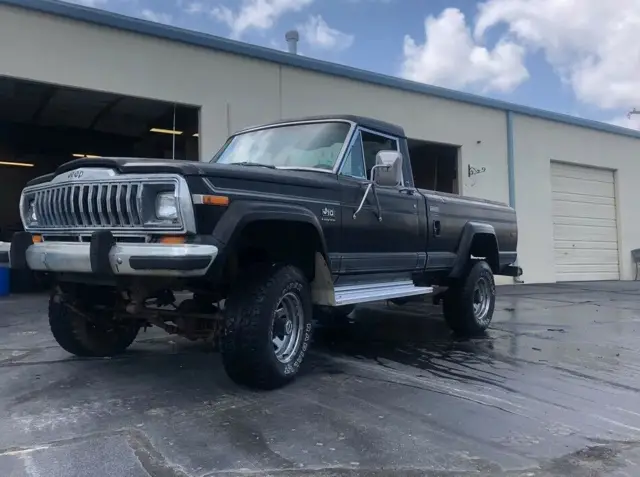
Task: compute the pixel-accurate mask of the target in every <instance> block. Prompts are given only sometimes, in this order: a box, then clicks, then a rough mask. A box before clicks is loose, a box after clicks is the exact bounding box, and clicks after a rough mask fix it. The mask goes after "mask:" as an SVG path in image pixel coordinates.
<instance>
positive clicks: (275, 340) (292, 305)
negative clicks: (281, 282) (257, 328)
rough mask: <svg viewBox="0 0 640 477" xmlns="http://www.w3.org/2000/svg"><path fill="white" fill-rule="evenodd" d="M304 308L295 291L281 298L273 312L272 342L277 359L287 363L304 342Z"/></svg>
mask: <svg viewBox="0 0 640 477" xmlns="http://www.w3.org/2000/svg"><path fill="white" fill-rule="evenodd" d="M303 330H304V309H303V307H302V300H301V299H300V297H299V296H298V295H296V294H295V293H293V292H287V293H285V295H284V296H283V297H282V298H280V301H279V302H278V305H277V306H276V309H275V312H274V313H273V325H272V327H271V343H272V344H273V350H274V353H275V355H276V359H277V360H278V361H280V362H281V363H284V364H287V363H289V362H291V361H292V360H293V359H294V357H295V356H296V354H297V352H298V349H299V348H300V345H301V343H302V335H303Z"/></svg>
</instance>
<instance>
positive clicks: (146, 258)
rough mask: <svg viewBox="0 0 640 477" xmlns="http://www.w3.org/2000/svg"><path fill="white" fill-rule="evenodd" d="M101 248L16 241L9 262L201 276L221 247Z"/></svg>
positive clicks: (48, 268) (45, 268) (47, 268)
mask: <svg viewBox="0 0 640 477" xmlns="http://www.w3.org/2000/svg"><path fill="white" fill-rule="evenodd" d="M95 242H98V243H100V241H97V240H96V241H95ZM100 245H101V246H100ZM100 245H97V244H96V243H94V240H93V239H92V241H91V242H90V243H89V242H40V243H27V244H26V245H21V244H20V241H16V240H15V239H14V241H13V243H12V244H11V249H10V251H9V253H8V255H9V257H10V258H8V259H7V260H8V261H9V260H10V266H11V268H22V269H25V268H27V269H29V270H35V271H41V272H56V273H99V274H101V275H118V276H124V275H131V276H140V275H143V276H165V277H198V276H202V275H204V274H205V273H207V271H208V270H209V267H210V266H211V264H212V263H213V261H214V260H215V258H216V256H217V255H218V248H217V247H215V246H214V245H205V244H159V243H115V244H113V245H111V244H110V243H107V245H106V246H105V242H102V243H100ZM20 249H23V250H20ZM1 261H2V260H1V259H0V263H1Z"/></svg>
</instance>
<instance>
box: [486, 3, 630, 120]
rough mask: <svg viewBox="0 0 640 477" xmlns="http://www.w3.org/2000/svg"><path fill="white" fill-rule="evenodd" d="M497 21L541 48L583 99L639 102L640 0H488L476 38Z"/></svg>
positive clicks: (621, 104) (624, 104) (606, 103)
mask: <svg viewBox="0 0 640 477" xmlns="http://www.w3.org/2000/svg"><path fill="white" fill-rule="evenodd" d="M498 25H504V26H506V27H507V29H508V31H509V35H510V36H511V37H513V38H515V39H516V41H518V42H520V43H521V44H522V45H524V46H526V47H527V48H528V49H530V50H532V51H533V50H537V49H540V50H542V51H543V52H544V55H545V57H546V58H547V61H548V62H549V63H550V64H551V65H552V66H553V67H554V68H555V70H556V71H557V72H558V74H559V75H560V77H561V78H562V79H563V81H565V82H566V83H568V84H569V85H571V87H572V88H573V90H574V91H575V94H576V96H577V98H578V99H579V100H580V101H581V102H583V103H586V104H591V105H595V106H598V107H600V108H612V109H613V108H623V109H630V108H631V107H633V106H638V107H640V84H639V81H640V0H615V1H612V2H607V1H604V0H488V1H487V2H485V3H484V4H483V5H481V6H480V8H479V15H478V19H477V23H476V27H475V35H476V38H477V39H480V38H482V37H483V36H484V33H485V32H486V31H487V30H489V29H491V28H493V27H495V26H498Z"/></svg>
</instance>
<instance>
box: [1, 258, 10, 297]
mask: <svg viewBox="0 0 640 477" xmlns="http://www.w3.org/2000/svg"><path fill="white" fill-rule="evenodd" d="M9 271H10V269H9V267H7V266H0V297H3V296H9V288H10V286H9V285H10V283H9V282H10V280H9Z"/></svg>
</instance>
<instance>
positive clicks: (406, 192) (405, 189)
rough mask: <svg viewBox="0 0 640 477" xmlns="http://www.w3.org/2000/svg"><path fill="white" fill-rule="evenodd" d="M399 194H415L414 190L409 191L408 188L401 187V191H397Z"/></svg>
mask: <svg viewBox="0 0 640 477" xmlns="http://www.w3.org/2000/svg"><path fill="white" fill-rule="evenodd" d="M398 190H399V191H400V193H401V194H407V195H413V194H414V193H415V191H414V189H410V188H408V187H403V188H402V189H398Z"/></svg>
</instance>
